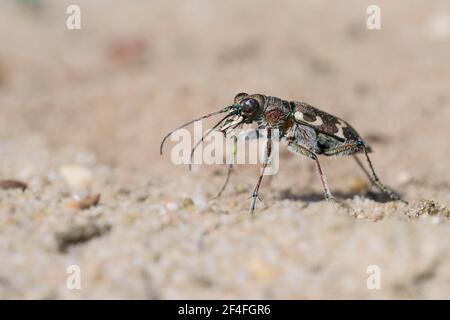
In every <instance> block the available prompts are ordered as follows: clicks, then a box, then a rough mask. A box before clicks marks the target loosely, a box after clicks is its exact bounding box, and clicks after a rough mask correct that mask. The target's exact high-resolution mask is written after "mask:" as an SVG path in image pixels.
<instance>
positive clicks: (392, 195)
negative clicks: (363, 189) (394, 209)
mask: <svg viewBox="0 0 450 320" xmlns="http://www.w3.org/2000/svg"><path fill="white" fill-rule="evenodd" d="M364 155H365V156H366V160H367V163H368V164H369V168H370V171H371V172H372V179H371V181H372V182H373V183H374V184H375V185H376V186H377V187H378V189H380V190H381V191H382V192H384V193H385V194H387V195H388V196H389V198H391V199H392V200H394V201H395V200H398V201H401V202H403V203H405V204H408V202H407V201H405V200H403V199H402V198H400V197H399V196H397V195H396V194H395V193H394V192H393V191H392V190H391V189H389V188H388V187H386V186H385V185H384V184H383V183H382V182H381V181H380V179H379V178H378V176H377V174H376V173H375V169H374V168H373V165H372V161H370V158H369V154H368V152H367V149H366V147H365V146H364ZM361 165H362V164H361Z"/></svg>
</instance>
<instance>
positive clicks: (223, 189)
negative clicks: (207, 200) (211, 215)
mask: <svg viewBox="0 0 450 320" xmlns="http://www.w3.org/2000/svg"><path fill="white" fill-rule="evenodd" d="M232 172H233V164H232V163H230V164H228V165H227V177H226V178H225V182H224V183H223V185H222V187H221V188H220V190H219V192H218V193H217V195H216V196H215V197H214V199H215V198H219V197H220V196H221V195H222V192H224V191H225V188H226V187H227V185H228V181H230V176H231V173H232Z"/></svg>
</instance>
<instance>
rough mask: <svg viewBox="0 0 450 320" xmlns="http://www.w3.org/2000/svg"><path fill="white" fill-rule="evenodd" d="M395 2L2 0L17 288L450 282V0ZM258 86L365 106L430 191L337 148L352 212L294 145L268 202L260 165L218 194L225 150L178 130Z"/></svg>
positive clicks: (386, 149) (6, 262)
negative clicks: (177, 161) (190, 141)
mask: <svg viewBox="0 0 450 320" xmlns="http://www.w3.org/2000/svg"><path fill="white" fill-rule="evenodd" d="M69 3H70V4H72V3H76V4H79V5H80V6H81V9H82V29H81V30H78V31H69V30H67V29H66V28H65V19H66V17H67V15H66V13H65V10H66V6H67V5H68V4H69ZM378 3H379V5H380V6H381V13H382V29H381V30H378V31H369V30H368V29H367V28H366V26H365V23H366V17H367V15H366V8H367V6H368V5H369V4H371V2H370V1H349V0H347V1H345V2H343V3H340V4H335V3H334V2H332V1H284V2H283V4H278V2H275V1H267V0H263V1H256V0H255V1H245V2H244V3H243V2H242V1H237V0H236V1H234V0H233V1H226V3H225V2H219V1H215V2H212V1H200V0H192V1H181V0H180V1H148V2H143V1H114V5H112V4H111V2H110V1H87V0H86V1H75V0H74V1H70V2H68V1H45V0H42V1H36V0H35V1H31V0H29V1H24V0H23V1H1V3H0V39H2V41H1V44H0V180H6V179H14V180H20V181H23V182H24V183H26V184H27V185H28V188H27V189H26V190H22V189H20V188H13V189H11V188H9V189H7V188H5V185H4V187H3V188H0V298H38V299H44V298H56V299H74V298H75V299H76V298H149V299H167V298H194V299H196V298H206V299H216V298H219V299H222V298H276V299H279V298H286V299H311V298H338V299H339V298H364V299H365V298H425V299H428V298H446V299H448V298H450V235H449V234H450V228H449V225H450V221H449V219H450V212H449V209H448V205H449V200H450V197H449V191H450V179H449V178H450V174H449V173H450V170H449V160H448V159H450V148H449V136H450V128H449V125H448V123H449V120H450V92H449V83H450V63H449V59H448V57H450V3H449V2H448V1H438V0H436V1H432V2H431V3H428V4H427V3H425V2H424V1H419V0H417V1H378ZM241 91H246V92H250V93H256V92H260V93H265V94H268V95H274V96H278V97H282V98H286V99H291V100H302V101H307V102H309V103H310V104H313V105H315V106H319V107H321V108H323V109H324V110H326V111H328V112H330V113H333V114H336V115H339V116H340V117H342V118H344V119H346V120H348V121H349V122H350V123H352V124H353V125H354V126H355V127H356V129H357V130H358V131H359V132H360V133H361V134H362V136H363V137H364V138H366V140H367V141H369V142H370V144H371V145H372V147H373V149H374V153H373V155H372V159H373V162H374V164H375V167H376V169H377V171H378V173H379V176H380V177H381V178H382V180H383V181H384V182H385V183H386V184H388V185H390V186H391V187H392V188H394V189H395V190H397V191H398V192H400V193H401V194H402V195H403V196H404V198H406V199H408V200H409V201H410V204H408V205H405V204H402V203H398V202H391V201H386V199H384V198H383V197H382V196H381V195H380V194H378V193H377V192H376V190H374V189H370V188H369V185H368V184H367V183H366V182H364V181H365V180H364V179H365V178H364V176H363V175H362V173H361V172H360V171H358V169H357V167H356V166H355V165H354V163H353V162H352V161H351V159H345V158H342V159H335V160H328V159H323V160H322V163H323V167H324V170H325V172H326V173H327V175H328V180H329V183H330V185H331V188H332V191H333V192H334V193H335V194H336V195H338V196H339V197H340V198H342V199H343V200H344V201H345V202H346V203H347V204H348V205H349V206H350V207H352V208H353V209H354V211H355V212H348V211H345V210H338V211H336V210H335V209H334V208H333V206H332V205H331V204H329V203H326V202H325V201H324V200H323V197H322V191H321V185H320V181H319V178H318V176H317V174H316V172H315V169H314V163H312V162H311V161H310V160H308V159H303V158H299V157H295V156H293V155H291V154H290V153H288V152H287V151H286V150H284V149H283V150H282V151H281V168H280V172H279V173H278V174H277V175H276V176H275V177H274V178H273V179H272V181H270V183H266V184H263V186H262V190H261V197H262V199H263V202H261V203H258V210H257V212H256V214H255V215H254V216H253V217H251V216H250V215H249V214H248V206H249V199H248V197H249V195H250V193H251V190H252V188H253V186H254V184H255V183H256V179H257V175H258V168H257V167H255V166H247V167H239V168H238V170H237V172H238V174H236V175H234V176H233V177H232V178H231V182H230V185H229V187H228V189H227V190H226V192H225V193H224V195H223V196H222V198H220V199H215V200H214V199H212V197H213V196H214V194H215V193H216V192H217V190H218V188H219V187H220V185H221V183H222V181H223V179H224V175H225V169H224V167H223V166H215V167H211V166H199V167H196V168H195V170H194V171H193V172H189V171H188V169H187V167H186V166H176V165H174V164H172V163H171V161H170V156H169V155H168V154H169V153H168V154H166V155H164V156H162V157H161V156H160V155H159V150H158V148H159V142H160V140H161V138H162V137H163V136H164V134H165V133H167V132H168V131H169V130H171V129H172V128H174V127H175V126H177V125H179V124H180V123H183V122H185V121H187V120H189V119H191V118H193V117H196V116H199V115H202V114H204V113H207V112H211V111H214V110H217V109H218V108H220V107H223V106H226V105H229V104H230V103H231V102H232V98H233V97H234V95H235V94H236V93H237V92H241ZM208 123H209V122H208ZM168 150H170V143H169V144H168ZM96 194H101V198H100V201H99V203H98V205H96V206H95V205H92V206H90V205H91V204H94V202H95V201H87V202H86V201H85V197H86V196H94V195H96ZM80 201H81V202H82V203H81V206H82V207H83V206H84V207H87V208H85V209H82V208H80V203H79V202H80ZM83 201H84V203H83ZM89 202H91V203H89ZM71 265H77V266H79V267H80V270H81V289H80V290H70V289H68V287H67V286H66V282H67V279H68V276H69V274H68V273H67V267H68V266H71ZM370 266H376V267H375V268H378V269H377V270H379V271H380V285H381V287H380V288H379V289H375V290H370V289H369V288H368V287H367V280H368V278H369V276H370V275H371V274H368V273H367V271H368V268H369V271H370V270H372V269H370V268H371V267H370Z"/></svg>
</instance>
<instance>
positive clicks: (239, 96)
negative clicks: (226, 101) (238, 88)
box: [234, 92, 248, 103]
mask: <svg viewBox="0 0 450 320" xmlns="http://www.w3.org/2000/svg"><path fill="white" fill-rule="evenodd" d="M246 96H248V94H246V93H245V92H241V93H238V94H237V95H236V96H235V97H234V103H239V102H240V101H241V100H242V99H243V98H244V97H246Z"/></svg>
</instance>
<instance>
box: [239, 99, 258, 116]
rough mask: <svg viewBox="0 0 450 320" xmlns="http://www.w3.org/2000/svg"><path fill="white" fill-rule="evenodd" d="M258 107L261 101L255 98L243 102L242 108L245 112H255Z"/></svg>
mask: <svg viewBox="0 0 450 320" xmlns="http://www.w3.org/2000/svg"><path fill="white" fill-rule="evenodd" d="M258 107H259V103H258V101H256V100H255V99H247V100H245V101H244V103H243V104H242V110H243V111H244V113H253V112H255V111H256V110H257V109H258Z"/></svg>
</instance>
